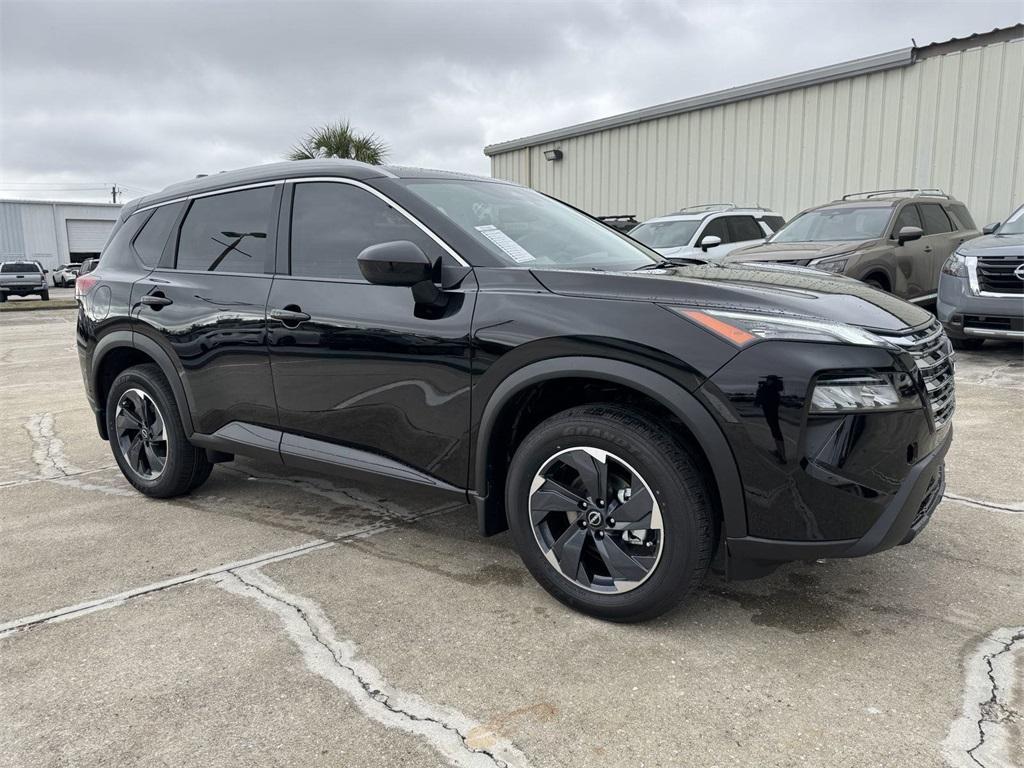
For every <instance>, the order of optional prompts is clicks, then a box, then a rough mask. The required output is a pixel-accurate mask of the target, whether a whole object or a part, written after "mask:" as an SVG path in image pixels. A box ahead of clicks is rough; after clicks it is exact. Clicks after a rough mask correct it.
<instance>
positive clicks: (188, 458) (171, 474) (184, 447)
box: [106, 364, 213, 499]
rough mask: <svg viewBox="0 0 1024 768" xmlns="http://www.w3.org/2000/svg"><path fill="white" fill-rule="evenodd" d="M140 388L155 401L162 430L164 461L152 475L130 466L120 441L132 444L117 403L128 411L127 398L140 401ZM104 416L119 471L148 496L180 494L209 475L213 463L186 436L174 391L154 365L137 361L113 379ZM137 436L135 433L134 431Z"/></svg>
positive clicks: (146, 449) (142, 399) (157, 496)
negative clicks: (120, 418) (120, 422)
mask: <svg viewBox="0 0 1024 768" xmlns="http://www.w3.org/2000/svg"><path fill="white" fill-rule="evenodd" d="M140 392H141V393H142V395H144V396H148V398H149V399H150V400H151V401H152V402H153V403H155V405H156V409H157V416H158V417H159V420H160V422H161V424H162V430H161V433H162V435H163V436H164V441H163V442H164V443H165V445H164V447H163V459H164V463H163V465H162V466H161V467H160V470H159V472H158V473H156V474H155V475H153V476H147V475H148V474H152V472H149V473H146V472H144V471H143V470H144V469H145V467H142V468H140V467H133V466H132V461H131V460H130V459H129V457H128V456H127V455H126V451H125V448H124V447H123V442H128V443H129V444H134V438H132V439H129V437H128V436H129V435H131V434H132V433H131V431H125V430H124V429H121V428H119V425H118V405H119V404H122V403H124V405H125V410H127V411H129V412H131V408H132V406H131V401H130V400H129V398H134V399H136V400H140V398H141V401H145V397H141V396H140V394H139V393H140ZM106 420H107V434H108V435H109V436H110V448H111V451H112V452H113V454H114V459H115V460H116V461H117V464H118V466H119V467H120V468H121V472H122V473H123V474H124V476H125V478H126V479H127V480H128V482H129V483H131V484H132V485H133V486H135V488H137V489H138V490H139V491H141V492H142V493H144V494H146V495H147V496H153V497H155V498H159V499H166V498H170V497H172V496H180V495H182V494H185V493H188V492H189V491H192V490H195V489H196V488H198V487H199V486H200V485H202V484H203V483H204V482H205V481H206V479H207V478H208V477H209V476H210V471H211V469H212V468H213V465H212V464H211V463H210V461H209V459H207V457H206V451H205V450H204V449H202V448H196V447H195V446H193V445H192V444H191V443H189V442H188V440H187V439H186V438H185V430H184V428H183V427H182V424H181V418H180V417H179V415H178V408H177V405H176V403H175V400H174V393H173V392H172V391H171V387H170V385H169V384H168V383H167V380H166V379H165V378H164V375H163V373H162V372H161V371H160V368H159V367H157V366H156V365H154V364H147V365H137V366H134V367H132V368H128V369H127V370H125V371H124V372H123V373H121V375H120V376H118V377H117V378H116V379H114V382H113V384H111V386H110V392H109V393H108V394H107V412H106ZM129 421H130V419H125V421H124V423H128V422H129ZM136 432H138V430H136ZM122 436H124V440H122ZM147 436H148V434H147ZM136 437H138V435H137V434H136ZM158 442H159V441H155V442H154V443H153V444H152V445H153V446H156V445H157V444H158ZM129 450H130V449H129ZM139 453H150V454H151V455H154V456H155V455H157V454H159V450H158V449H157V448H156V447H154V448H152V450H151V449H150V447H148V446H147V448H145V449H143V450H142V451H136V455H138V454H139ZM150 469H152V467H150Z"/></svg>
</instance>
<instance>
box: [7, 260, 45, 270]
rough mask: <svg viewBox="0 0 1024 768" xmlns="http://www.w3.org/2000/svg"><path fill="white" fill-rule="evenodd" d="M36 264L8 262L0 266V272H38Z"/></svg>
mask: <svg viewBox="0 0 1024 768" xmlns="http://www.w3.org/2000/svg"><path fill="white" fill-rule="evenodd" d="M40 271H42V270H40V269H39V266H38V265H37V264H33V263H32V262H30V261H29V262H24V261H8V262H7V263H6V264H4V265H3V266H0V272H40Z"/></svg>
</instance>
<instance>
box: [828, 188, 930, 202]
mask: <svg viewBox="0 0 1024 768" xmlns="http://www.w3.org/2000/svg"><path fill="white" fill-rule="evenodd" d="M899 195H903V196H905V197H923V196H927V197H945V198H947V199H948V198H949V195H947V194H946V193H945V192H943V191H942V190H941V189H939V188H938V187H925V188H921V187H906V188H904V189H876V190H873V191H870V192H851V193H850V194H848V195H843V200H854V199H857V198H861V199H864V200H870V199H871V198H873V197H892V196H899Z"/></svg>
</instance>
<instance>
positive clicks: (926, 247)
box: [924, 245, 932, 253]
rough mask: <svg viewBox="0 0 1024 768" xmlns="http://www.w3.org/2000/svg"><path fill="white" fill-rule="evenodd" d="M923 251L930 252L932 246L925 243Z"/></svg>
mask: <svg viewBox="0 0 1024 768" xmlns="http://www.w3.org/2000/svg"><path fill="white" fill-rule="evenodd" d="M924 252H925V253H931V252H932V247H931V246H930V245H926V246H925V247H924Z"/></svg>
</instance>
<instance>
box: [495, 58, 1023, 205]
mask: <svg viewBox="0 0 1024 768" xmlns="http://www.w3.org/2000/svg"><path fill="white" fill-rule="evenodd" d="M1022 124H1024V40H1020V39H1017V40H1012V41H1008V42H999V43H993V44H991V45H987V46H985V47H978V48H971V49H968V50H962V51H953V52H949V53H944V54H941V55H932V56H927V55H924V56H923V57H922V58H920V59H919V60H918V61H916V62H915V63H914V64H912V65H910V66H906V67H901V68H898V69H890V70H887V71H884V72H876V73H872V74H868V75H861V76H858V77H853V78H848V79H845V80H839V81H836V82H830V83H825V84H822V85H814V86H808V87H805V88H800V89H798V90H794V91H789V92H785V93H780V94H775V95H768V96H762V97H757V98H753V99H748V100H746V101H740V102H735V103H732V104H726V105H723V106H717V107H712V108H708V109H701V110H697V111H693V112H687V113H684V114H680V115H672V116H670V117H663V118H659V119H656V120H649V121H647V122H644V123H639V124H635V125H629V126H624V127H621V128H613V129H609V130H605V131H600V132H598V133H592V134H587V135H583V136H578V137H574V138H569V139H562V140H560V141H556V142H554V143H551V144H542V145H538V146H534V147H530V148H526V149H520V150H515V151H512V152H506V153H504V154H500V155H495V156H493V157H492V158H491V175H492V176H495V177H497V178H502V179H509V180H511V181H516V182H518V183H521V184H527V185H529V186H532V187H534V188H535V189H538V190H541V191H542V192H546V193H548V194H551V195H554V196H556V197H559V198H561V199H563V200H566V201H567V202H569V203H572V204H573V205H576V206H578V207H580V208H582V209H584V210H586V211H588V212H590V213H592V214H595V215H609V214H627V213H633V214H636V215H638V216H639V217H640V218H649V217H651V216H656V215H659V214H663V213H668V212H671V211H673V210H677V209H679V208H680V207H682V206H684V205H693V204H697V203H705V202H723V201H726V202H736V203H740V204H742V203H759V204H761V205H765V206H769V207H771V208H774V209H775V210H777V211H779V212H780V213H782V214H783V215H785V216H787V217H790V216H792V215H794V214H796V213H798V212H799V211H801V210H802V209H804V208H807V207H809V206H812V205H817V204H820V203H823V202H827V201H829V200H833V199H835V198H837V197H840V196H842V195H843V194H844V193H847V192H856V191H860V190H870V189H879V188H883V187H940V188H942V189H944V190H946V191H947V192H949V193H950V194H953V195H954V196H956V197H958V198H959V199H961V200H963V201H964V202H966V203H967V205H968V207H969V208H970V210H971V211H972V213H973V214H974V216H975V218H976V219H977V221H978V223H979V224H981V223H984V222H989V221H994V220H997V219H1001V218H1003V217H1005V216H1006V214H1007V213H1008V212H1009V211H1010V210H1012V208H1013V207H1014V206H1015V205H1019V204H1021V203H1024V129H1022ZM555 147H557V148H559V149H561V150H562V151H563V153H564V158H563V159H562V160H560V161H555V162H550V161H547V160H545V159H544V150H546V149H552V148H555Z"/></svg>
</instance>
